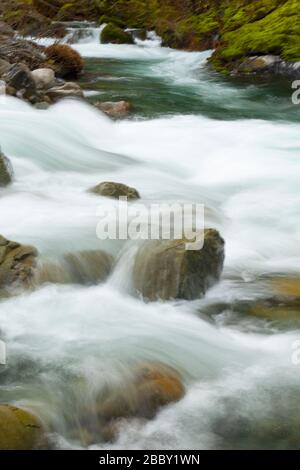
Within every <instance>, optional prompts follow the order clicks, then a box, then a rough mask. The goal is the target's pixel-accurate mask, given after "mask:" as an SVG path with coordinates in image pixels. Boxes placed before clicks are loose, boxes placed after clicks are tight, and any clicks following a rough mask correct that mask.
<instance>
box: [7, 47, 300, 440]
mask: <svg viewBox="0 0 300 470" xmlns="http://www.w3.org/2000/svg"><path fill="white" fill-rule="evenodd" d="M75 47H76V48H77V49H78V50H79V51H80V52H81V53H82V54H83V55H84V56H85V57H94V58H95V57H101V58H110V59H118V60H121V59H123V58H124V57H125V58H126V60H135V61H138V60H143V61H147V60H148V59H149V60H151V61H154V62H153V63H151V67H150V69H149V70H150V73H151V74H152V76H159V75H161V76H164V77H165V78H166V79H167V80H169V81H170V82H172V81H175V82H178V81H180V83H181V84H182V85H183V86H186V87H188V86H194V84H195V80H196V78H195V71H196V70H198V69H197V67H199V63H200V65H201V66H204V64H205V61H206V59H207V57H208V55H209V53H204V54H201V53H200V54H199V53H186V52H176V51H171V50H170V49H165V48H160V47H141V46H138V45H135V46H115V45H102V44H98V43H95V42H92V43H86V42H83V43H80V44H77V45H76V46H75ZM199 86H200V89H202V90H203V89H205V93H207V94H208V99H209V98H210V99H211V100H218V99H222V97H223V96H224V98H226V99H228V96H229V95H230V96H231V99H232V98H233V97H235V96H240V91H238V90H234V89H229V88H226V86H224V88H222V86H221V85H220V84H218V83H216V84H215V85H212V86H211V85H210V83H202V84H200V85H199ZM201 87H202V88H201ZM203 87H204V88H203ZM209 93H211V96H210V95H209ZM299 131H300V125H299V124H297V123H293V122H280V121H279V122H273V121H272V120H269V121H263V120H256V119H248V120H234V121H229V120H226V121H225V120H217V119H211V118H208V117H207V116H204V115H202V114H201V113H199V114H189V115H176V116H161V117H160V118H156V119H129V120H125V121H122V122H118V121H117V122H113V121H111V120H109V119H108V118H107V117H106V116H104V115H102V114H101V113H100V112H99V111H97V110H96V109H95V108H93V107H92V106H91V105H89V104H87V103H83V102H80V101H75V100H64V101H61V102H59V103H58V104H56V105H54V106H52V107H51V108H50V109H48V110H46V111H45V110H36V109H34V108H32V107H30V106H29V105H27V104H25V103H22V102H21V101H19V100H16V99H14V98H10V97H7V98H5V99H4V100H2V102H1V105H0V144H1V148H2V150H3V152H4V153H5V154H6V155H7V156H8V157H9V158H10V160H11V162H12V165H13V168H14V172H15V181H14V183H13V185H12V186H10V187H8V188H7V189H2V190H1V197H0V214H1V218H0V233H1V234H2V235H4V236H5V237H7V238H8V239H11V240H17V241H18V242H21V243H30V244H33V245H34V246H36V247H37V248H38V250H39V251H40V253H41V255H42V256H47V257H55V256H57V255H59V254H61V253H64V252H66V251H72V250H73V251H77V250H81V249H92V248H100V249H105V250H107V251H110V252H111V253H112V254H113V255H114V256H115V257H116V259H117V266H116V268H115V272H114V273H113V274H112V276H111V277H110V278H109V279H108V281H107V282H106V283H105V284H104V285H99V286H93V287H79V286H59V285H48V286H44V287H43V288H41V289H39V290H37V291H35V292H33V293H26V294H24V295H22V296H19V297H15V298H11V299H8V300H2V301H1V304H0V329H1V333H2V336H4V338H5V341H6V342H7V344H8V348H9V358H10V364H9V367H10V371H9V372H8V377H9V381H8V382H5V384H4V385H1V384H0V390H1V400H3V401H7V402H15V403H17V404H20V405H23V406H24V405H25V406H28V407H29V408H31V409H33V410H35V411H37V413H38V414H39V416H41V417H42V418H43V419H44V420H45V422H47V423H51V426H52V428H53V429H54V430H55V432H54V438H55V442H56V444H57V445H58V446H59V447H64V448H70V447H79V448H80V447H81V444H80V443H78V442H76V441H75V442H74V441H73V440H72V439H71V438H70V437H69V435H68V433H67V431H66V429H67V424H66V423H67V421H68V418H69V417H70V415H71V414H72V413H74V409H76V405H77V404H78V403H80V401H81V400H83V396H84V393H86V391H87V390H88V391H90V390H97V389H99V388H101V387H102V386H103V385H105V383H108V382H111V381H113V380H118V379H119V378H120V377H122V376H126V374H127V371H128V369H129V368H130V366H131V365H132V364H134V363H135V362H136V361H162V362H164V363H166V364H169V365H171V366H173V367H175V368H176V369H177V370H179V371H180V372H181V374H182V376H183V378H184V382H185V384H186V386H187V390H188V393H187V395H186V397H185V398H184V399H183V400H182V401H181V402H179V403H177V404H175V405H171V406H169V407H167V408H166V409H164V410H162V411H161V412H160V413H159V414H158V416H157V417H156V418H155V419H154V420H152V421H151V422H148V423H141V422H135V421H133V422H131V423H128V424H127V425H124V429H123V432H122V433H121V435H120V437H119V440H118V441H117V443H115V444H114V445H112V446H109V445H106V446H105V447H106V448H110V447H117V448H148V449H149V448H181V449H183V448H199V449H203V448H218V447H224V446H226V445H228V446H230V442H231V441H230V439H231V437H230V436H229V437H228V439H227V441H226V438H225V437H224V436H225V435H226V433H227V431H228V429H227V428H226V423H227V425H228V426H229V429H231V431H232V429H233V428H234V429H236V430H239V429H240V427H241V428H242V427H243V424H242V423H241V422H240V419H241V416H242V417H243V418H244V419H245V420H248V421H249V420H250V422H251V423H252V421H253V423H254V424H253V425H254V426H255V423H256V421H255V419H256V418H254V416H262V417H264V416H267V417H269V416H270V415H272V413H274V409H273V408H272V406H271V403H272V400H273V395H274V396H275V397H276V396H277V395H276V394H279V395H280V393H281V392H282V390H281V389H280V387H281V385H283V384H284V386H285V388H289V389H290V390H297V388H299V382H300V379H299V373H298V374H297V373H296V370H295V366H294V365H293V364H292V362H291V352H292V349H291V348H292V345H293V343H294V342H295V341H296V340H297V339H298V338H299V332H298V331H296V330H292V331H277V330H276V329H275V330H274V331H273V330H272V328H270V329H269V327H268V325H267V324H265V322H259V321H256V320H253V321H252V320H249V319H248V320H246V321H244V323H243V321H242V319H241V322H240V323H239V321H238V320H236V323H232V322H231V323H229V324H228V323H227V322H226V321H225V320H226V318H224V316H223V317H220V319H219V320H218V321H216V322H214V321H212V319H211V318H209V317H208V316H207V315H206V313H205V308H206V307H207V306H208V305H210V304H215V303H220V302H232V301H235V300H245V299H247V300H251V299H255V298H259V297H260V295H264V294H265V290H264V289H267V287H264V285H263V284H262V285H259V284H257V283H256V282H258V281H259V279H260V277H261V276H263V275H266V274H268V275H270V274H272V273H273V274H285V275H286V274H288V275H289V274H297V273H299V263H300V252H299V244H300V226H299V223H296V222H297V221H298V222H299V220H300V217H299V216H300V193H299V182H300V181H299V180H300V176H299V175H300V161H299V150H300V132H299ZM106 180H113V181H117V182H122V183H125V184H128V185H130V186H133V187H135V188H137V190H138V191H139V192H140V194H141V197H142V202H143V203H145V204H151V203H152V202H166V201H172V202H176V201H177V202H181V203H182V202H186V201H189V202H195V203H204V204H205V206H206V208H207V213H206V225H207V226H213V227H216V228H217V229H218V230H220V232H221V233H222V236H223V237H224V238H225V240H226V261H225V267H224V274H223V277H222V279H221V282H220V283H219V284H218V285H217V286H215V287H214V288H213V289H212V290H211V291H209V293H208V294H207V296H206V298H205V299H202V300H199V301H194V302H185V301H177V302H175V301H173V302H165V303H160V302H158V303H154V304H145V303H143V302H142V301H141V300H140V299H135V298H133V297H132V296H131V295H130V292H129V291H128V288H127V286H128V276H129V275H130V270H129V268H128V265H129V264H130V259H131V255H130V251H128V249H129V248H131V245H130V246H129V244H128V245H127V244H126V242H114V241H100V240H98V239H97V238H96V225H97V215H96V214H97V207H98V206H99V204H100V203H101V205H105V207H106V208H107V210H108V211H109V210H110V208H111V209H113V207H114V205H115V202H114V201H113V200H110V199H105V198H97V197H95V196H94V195H92V194H90V193H88V192H87V191H86V190H87V189H88V188H90V187H92V186H94V185H95V184H97V183H99V182H101V181H106ZM258 286H260V287H258ZM225 317H226V315H225ZM223 320H224V321H223ZM20 364H21V365H20ZM69 378H71V380H70V381H69ZM74 381H75V382H74ZM77 381H78V382H80V384H82V383H83V385H82V387H83V389H81V388H80V387H79V389H80V391H78V392H76V384H77ZM74 383H75V385H74ZM82 390H83V391H82ZM68 397H72V400H71V399H70V400H68ZM270 397H271V398H270ZM289 406H290V405H289V402H284V403H283V404H282V407H283V410H285V411H286V414H288V413H290V412H291V410H290V408H289ZM228 423H229V424H228ZM256 425H257V423H256ZM222 426H223V427H224V429H225V428H226V429H227V431H225V430H224V433H223V435H222V432H221V431H220V432H221V434H219V429H220V428H221V429H222ZM232 432H233V431H232ZM236 432H237V431H236ZM229 434H230V433H229ZM232 439H233V440H234V437H232ZM226 442H227V444H226ZM236 445H237V446H239V445H240V446H241V447H243V445H244V446H245V447H247V446H250V445H251V443H249V442H247V443H246V444H243V443H242V442H239V439H238V437H236ZM256 445H257V446H258V447H259V445H260V443H259V441H258V443H256ZM103 446H104V445H103V444H101V443H99V444H98V445H97V446H96V447H97V448H103Z"/></svg>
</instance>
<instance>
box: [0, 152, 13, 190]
mask: <svg viewBox="0 0 300 470" xmlns="http://www.w3.org/2000/svg"><path fill="white" fill-rule="evenodd" d="M12 175H13V171H12V167H11V164H10V161H9V160H8V158H7V157H6V156H5V155H4V154H3V153H2V152H1V150H0V186H7V185H8V184H10V183H11V181H12Z"/></svg>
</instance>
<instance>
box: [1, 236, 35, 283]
mask: <svg viewBox="0 0 300 470" xmlns="http://www.w3.org/2000/svg"><path fill="white" fill-rule="evenodd" d="M37 254H38V253H37V250H36V249H35V248H34V247H32V246H27V245H21V244H20V243H16V242H12V241H9V240H6V238H4V237H2V236H1V235H0V290H1V289H4V290H5V289H6V288H10V287H13V288H30V287H32V284H33V278H34V273H35V267H36V257H37Z"/></svg>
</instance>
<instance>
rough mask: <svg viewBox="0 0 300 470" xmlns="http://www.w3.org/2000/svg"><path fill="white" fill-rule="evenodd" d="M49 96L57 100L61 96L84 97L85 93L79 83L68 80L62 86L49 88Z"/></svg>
mask: <svg viewBox="0 0 300 470" xmlns="http://www.w3.org/2000/svg"><path fill="white" fill-rule="evenodd" d="M47 96H48V97H49V98H50V99H51V100H52V101H57V100H59V99H61V98H83V97H84V94H83V91H82V89H81V87H80V86H79V85H78V84H77V83H73V82H67V83H65V84H63V85H61V86H55V87H52V88H50V89H49V90H47Z"/></svg>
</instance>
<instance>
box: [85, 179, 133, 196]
mask: <svg viewBox="0 0 300 470" xmlns="http://www.w3.org/2000/svg"><path fill="white" fill-rule="evenodd" d="M89 191H90V192H91V193H94V194H98V195H99V196H105V197H111V198H114V199H119V198H120V197H127V199H128V200H129V201H134V200H136V199H140V195H139V193H138V191H137V190H136V189H135V188H131V187H130V186H127V185H126V184H122V183H113V182H111V181H105V182H103V183H100V184H98V185H97V186H95V187H94V188H91V189H90V190H89Z"/></svg>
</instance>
